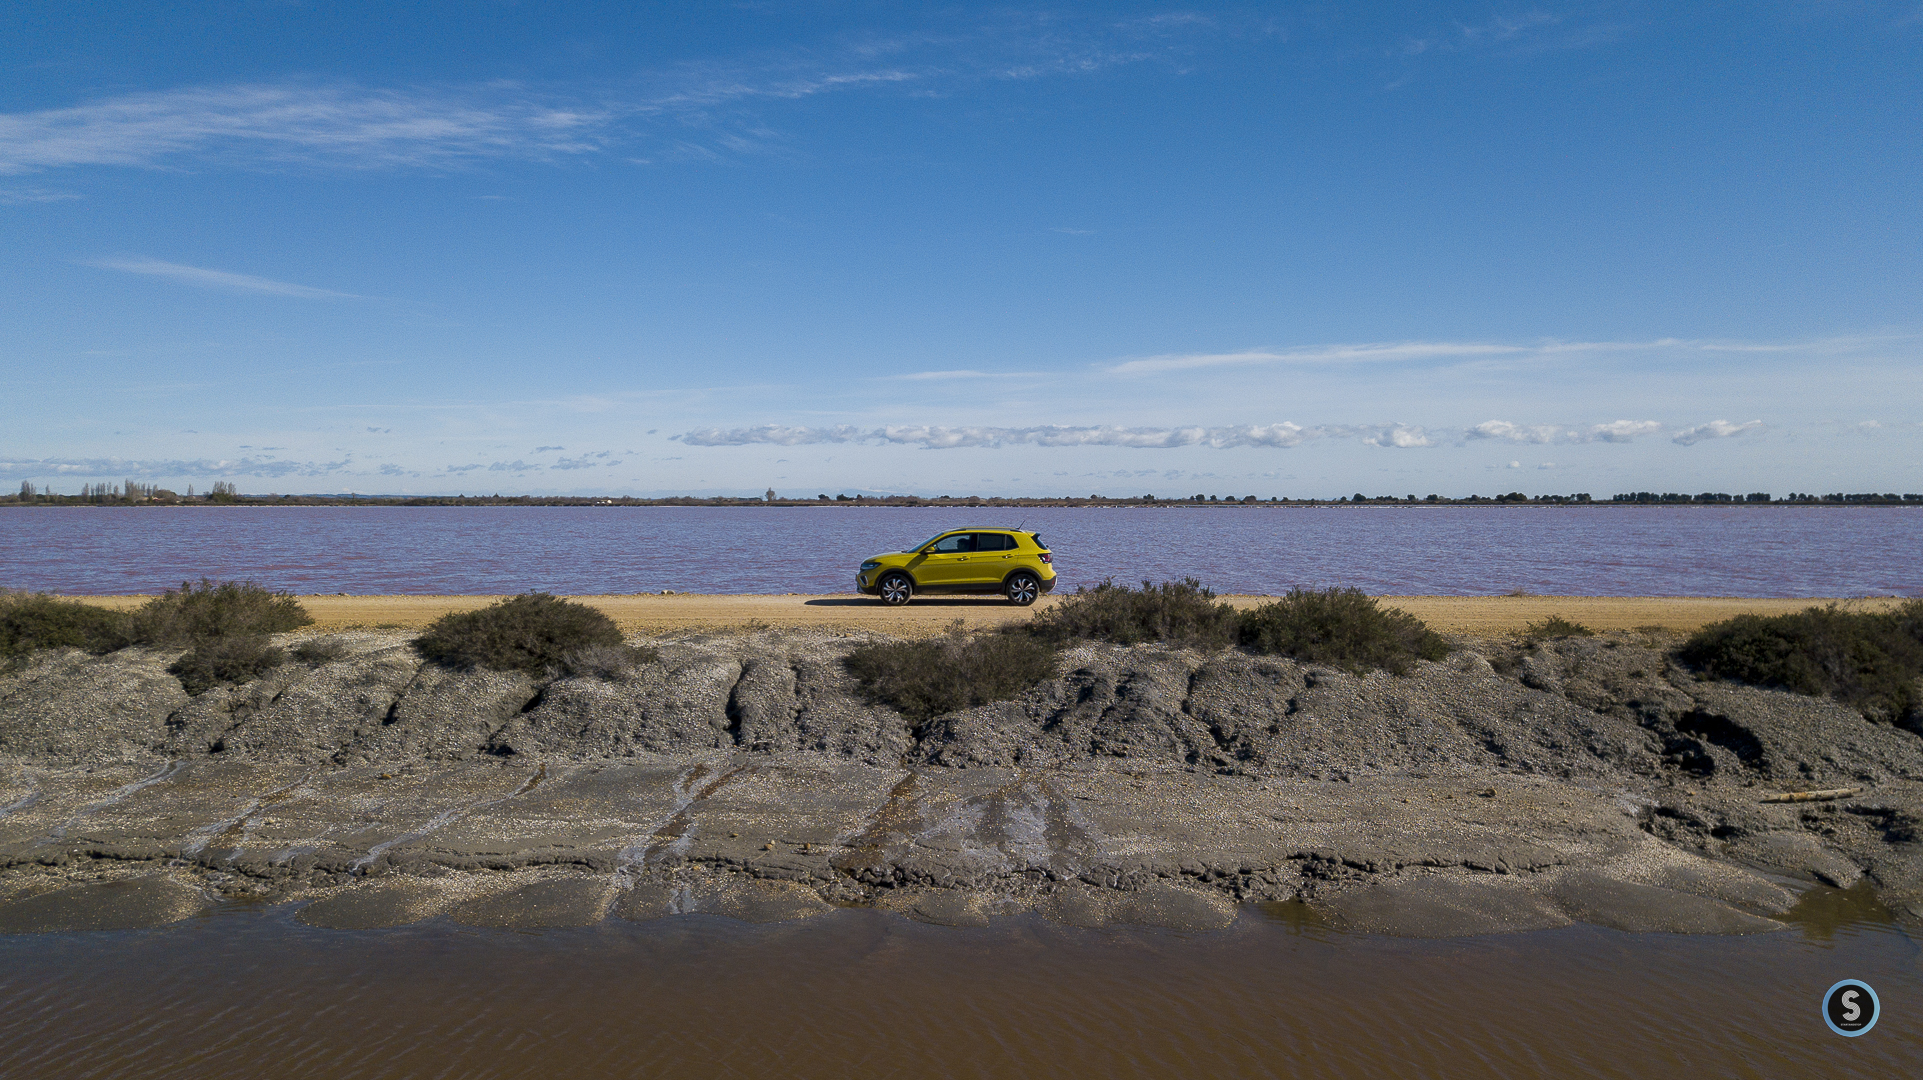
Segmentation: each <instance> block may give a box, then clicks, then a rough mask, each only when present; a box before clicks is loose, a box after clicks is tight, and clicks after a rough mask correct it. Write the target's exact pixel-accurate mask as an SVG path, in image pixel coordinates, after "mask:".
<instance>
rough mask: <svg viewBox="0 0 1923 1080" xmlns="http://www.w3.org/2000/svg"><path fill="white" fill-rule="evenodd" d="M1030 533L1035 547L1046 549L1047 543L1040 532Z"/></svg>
mask: <svg viewBox="0 0 1923 1080" xmlns="http://www.w3.org/2000/svg"><path fill="white" fill-rule="evenodd" d="M1030 535H1031V538H1032V539H1033V540H1034V541H1035V546H1036V547H1038V548H1041V549H1042V550H1043V551H1047V550H1048V544H1047V542H1045V541H1044V540H1043V539H1042V534H1041V533H1032V534H1030Z"/></svg>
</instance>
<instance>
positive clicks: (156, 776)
mask: <svg viewBox="0 0 1923 1080" xmlns="http://www.w3.org/2000/svg"><path fill="white" fill-rule="evenodd" d="M188 764H189V763H188V762H187V761H186V759H184V758H183V759H180V760H177V761H170V762H168V763H167V764H166V765H164V766H162V767H161V768H160V770H159V771H157V772H154V773H151V774H149V775H148V776H145V777H143V778H141V779H139V780H136V781H134V782H133V783H131V784H127V785H125V786H124V787H120V788H117V789H115V790H114V792H113V794H111V795H108V796H107V797H106V798H104V799H101V800H99V801H98V802H93V803H89V804H88V805H86V806H85V807H82V808H81V809H80V810H78V811H76V812H75V813H74V814H73V815H72V816H70V817H68V818H67V820H66V821H63V822H61V823H60V824H59V825H56V826H54V827H53V829H52V830H51V831H49V832H48V833H47V835H46V836H44V837H42V838H41V839H40V840H39V841H38V842H37V843H36V844H35V846H36V847H44V846H45V845H47V844H57V843H59V842H61V841H62V840H65V839H66V838H67V830H68V829H69V828H71V827H73V826H74V825H75V824H76V823H78V822H80V821H83V820H85V819H86V818H88V817H91V816H93V815H94V814H97V813H99V812H100V811H102V810H105V809H106V808H108V807H109V806H114V805H116V804H118V803H122V802H125V801H127V800H128V799H130V798H132V797H133V796H135V795H138V794H139V793H140V792H142V791H145V790H146V789H148V788H150V787H153V786H154V785H155V784H164V783H166V782H167V781H169V780H172V779H173V778H174V777H176V776H178V775H180V772H181V770H182V769H185V768H186V767H187V765H188ZM9 809H12V808H11V807H9Z"/></svg>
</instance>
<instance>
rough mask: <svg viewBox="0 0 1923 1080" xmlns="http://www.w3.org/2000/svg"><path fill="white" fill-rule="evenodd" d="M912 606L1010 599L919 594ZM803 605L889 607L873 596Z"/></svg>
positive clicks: (965, 604) (971, 604)
mask: <svg viewBox="0 0 1923 1080" xmlns="http://www.w3.org/2000/svg"><path fill="white" fill-rule="evenodd" d="M909 605H910V606H912V607H987V606H991V605H993V606H999V607H1007V606H1008V601H1007V600H1006V599H1004V598H1003V597H1000V596H917V597H915V598H914V599H913V600H910V601H909ZM802 606H803V607H887V606H888V605H887V604H884V603H882V602H881V601H880V600H877V599H875V598H874V597H871V596H849V597H839V596H837V597H832V598H829V599H822V600H804V601H802Z"/></svg>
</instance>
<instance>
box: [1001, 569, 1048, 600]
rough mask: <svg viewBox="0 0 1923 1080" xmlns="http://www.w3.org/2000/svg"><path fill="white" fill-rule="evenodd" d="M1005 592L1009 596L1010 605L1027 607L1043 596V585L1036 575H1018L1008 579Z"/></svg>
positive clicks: (1004, 588)
mask: <svg viewBox="0 0 1923 1080" xmlns="http://www.w3.org/2000/svg"><path fill="white" fill-rule="evenodd" d="M1003 591H1004V592H1006V593H1007V594H1008V602H1009V603H1011V604H1014V605H1016V606H1018V607H1027V606H1028V605H1030V604H1032V603H1034V602H1035V598H1036V597H1038V596H1040V595H1042V583H1041V580H1040V579H1039V578H1037V577H1036V576H1035V575H1034V574H1029V573H1021V574H1016V575H1015V576H1014V577H1011V578H1009V579H1008V584H1007V585H1006V586H1004V587H1003Z"/></svg>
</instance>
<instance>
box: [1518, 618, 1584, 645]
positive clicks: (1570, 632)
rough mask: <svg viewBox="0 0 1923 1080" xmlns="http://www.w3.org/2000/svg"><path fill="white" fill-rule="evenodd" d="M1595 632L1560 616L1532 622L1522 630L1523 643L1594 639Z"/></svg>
mask: <svg viewBox="0 0 1923 1080" xmlns="http://www.w3.org/2000/svg"><path fill="white" fill-rule="evenodd" d="M1595 636H1596V632H1595V631H1594V630H1591V629H1590V628H1588V627H1587V626H1584V625H1583V624H1581V623H1579V622H1570V621H1569V620H1568V619H1565V618H1563V617H1562V616H1561V615H1551V616H1549V617H1548V618H1547V619H1544V620H1542V621H1541V622H1532V623H1530V624H1529V625H1528V626H1525V627H1523V628H1522V637H1523V640H1525V641H1550V640H1553V639H1556V638H1572V637H1595Z"/></svg>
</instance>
